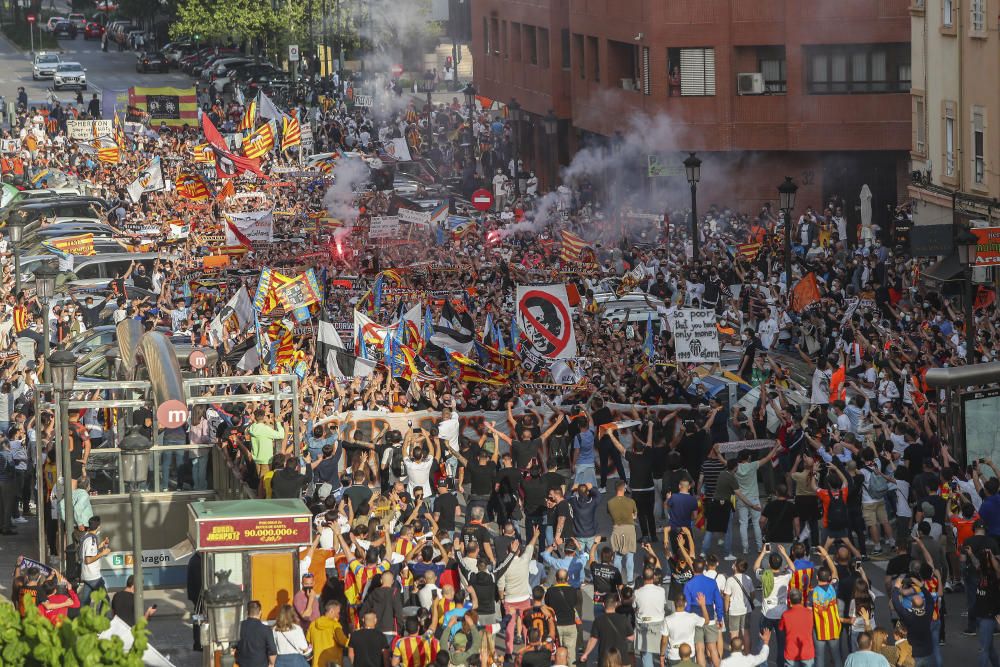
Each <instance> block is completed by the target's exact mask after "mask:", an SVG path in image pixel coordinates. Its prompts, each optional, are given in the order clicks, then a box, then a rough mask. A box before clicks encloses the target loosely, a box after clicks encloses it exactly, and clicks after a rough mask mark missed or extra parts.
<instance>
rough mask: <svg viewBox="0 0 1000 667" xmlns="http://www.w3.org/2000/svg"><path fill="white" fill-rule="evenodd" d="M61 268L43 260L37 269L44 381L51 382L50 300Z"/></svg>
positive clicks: (36, 281) (36, 278)
mask: <svg viewBox="0 0 1000 667" xmlns="http://www.w3.org/2000/svg"><path fill="white" fill-rule="evenodd" d="M58 277H59V269H58V268H56V266H55V265H54V264H53V263H52V262H43V263H42V265H41V266H39V267H38V268H37V269H35V296H36V297H37V298H38V302H39V303H41V304H42V356H43V357H44V358H45V368H43V369H42V381H43V382H50V381H51V379H52V373H51V371H49V345H50V341H51V336H50V335H49V301H50V300H51V299H52V297H53V296H54V295H55V292H56V278H58Z"/></svg>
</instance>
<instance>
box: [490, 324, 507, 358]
mask: <svg viewBox="0 0 1000 667" xmlns="http://www.w3.org/2000/svg"><path fill="white" fill-rule="evenodd" d="M493 338H494V340H496V342H497V349H498V350H500V351H501V352H505V351H506V350H507V345H506V344H505V343H504V342H503V334H502V333H500V322H499V321H497V322H494V323H493Z"/></svg>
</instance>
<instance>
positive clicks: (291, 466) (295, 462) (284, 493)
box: [271, 456, 307, 498]
mask: <svg viewBox="0 0 1000 667" xmlns="http://www.w3.org/2000/svg"><path fill="white" fill-rule="evenodd" d="M306 481H307V480H306V476H305V475H303V474H302V473H300V472H299V459H298V457H295V456H289V457H288V458H287V459H286V460H285V467H284V468H282V469H281V470H279V471H277V472H276V473H274V475H273V476H272V477H271V497H272V498H301V497H302V491H303V490H304V489H305V488H306Z"/></svg>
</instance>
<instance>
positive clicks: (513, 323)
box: [510, 315, 521, 352]
mask: <svg viewBox="0 0 1000 667" xmlns="http://www.w3.org/2000/svg"><path fill="white" fill-rule="evenodd" d="M520 337H521V333H520V332H519V331H518V330H517V316H516V315H515V316H514V317H511V318H510V349H512V350H514V351H515V352H517V347H518V345H517V343H518V339H519V338H520Z"/></svg>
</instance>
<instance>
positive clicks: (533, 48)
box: [523, 25, 538, 65]
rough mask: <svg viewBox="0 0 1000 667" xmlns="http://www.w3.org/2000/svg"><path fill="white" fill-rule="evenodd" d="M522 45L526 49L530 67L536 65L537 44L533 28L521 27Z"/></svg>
mask: <svg viewBox="0 0 1000 667" xmlns="http://www.w3.org/2000/svg"><path fill="white" fill-rule="evenodd" d="M523 31H524V45H525V47H527V49H528V58H527V60H528V62H529V63H531V64H532V65H537V64H538V42H537V41H535V39H536V37H535V26H533V25H526V26H524V27H523Z"/></svg>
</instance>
